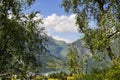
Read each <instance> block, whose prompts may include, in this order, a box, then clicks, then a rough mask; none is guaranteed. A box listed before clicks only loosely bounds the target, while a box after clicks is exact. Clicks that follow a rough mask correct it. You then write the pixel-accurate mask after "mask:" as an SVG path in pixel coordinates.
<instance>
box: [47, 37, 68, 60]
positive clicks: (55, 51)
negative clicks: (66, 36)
mask: <svg viewBox="0 0 120 80" xmlns="http://www.w3.org/2000/svg"><path fill="white" fill-rule="evenodd" d="M47 45H48V52H49V53H50V54H51V55H54V56H55V57H57V58H60V59H62V60H65V58H66V55H67V52H68V44H67V43H66V42H64V41H60V40H55V39H54V38H52V37H48V41H47Z"/></svg>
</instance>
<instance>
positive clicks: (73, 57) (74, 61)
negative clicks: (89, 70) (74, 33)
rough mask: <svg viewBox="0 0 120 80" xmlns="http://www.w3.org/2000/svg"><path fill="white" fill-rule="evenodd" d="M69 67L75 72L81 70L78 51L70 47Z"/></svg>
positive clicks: (68, 55)
mask: <svg viewBox="0 0 120 80" xmlns="http://www.w3.org/2000/svg"><path fill="white" fill-rule="evenodd" d="M67 68H68V70H70V72H71V73H73V74H74V73H79V71H80V64H79V58H78V52H77V50H76V49H69V52H68V54H67Z"/></svg>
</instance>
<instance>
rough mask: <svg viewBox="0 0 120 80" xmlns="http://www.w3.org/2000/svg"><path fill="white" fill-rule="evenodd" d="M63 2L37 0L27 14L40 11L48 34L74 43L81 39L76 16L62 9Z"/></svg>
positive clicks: (57, 0)
mask: <svg viewBox="0 0 120 80" xmlns="http://www.w3.org/2000/svg"><path fill="white" fill-rule="evenodd" d="M61 3H62V0H36V1H35V3H34V4H33V5H32V6H31V8H29V9H28V10H27V11H26V12H30V11H40V15H39V16H40V17H42V18H43V22H44V25H43V26H44V27H45V28H46V31H47V33H48V34H49V35H50V36H52V37H53V38H55V39H57V40H63V41H66V42H68V43H69V42H73V41H75V40H77V39H78V38H80V34H79V32H78V31H77V27H76V26H75V14H70V13H69V14H68V13H66V12H65V11H64V9H63V8H61V6H60V4H61Z"/></svg>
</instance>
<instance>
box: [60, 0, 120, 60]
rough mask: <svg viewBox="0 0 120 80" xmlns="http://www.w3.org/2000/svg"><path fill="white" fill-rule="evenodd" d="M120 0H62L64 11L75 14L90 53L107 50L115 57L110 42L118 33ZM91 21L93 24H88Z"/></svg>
mask: <svg viewBox="0 0 120 80" xmlns="http://www.w3.org/2000/svg"><path fill="white" fill-rule="evenodd" d="M119 2H120V0H63V3H62V6H64V8H65V11H67V12H69V11H72V12H73V13H75V14H76V24H77V25H78V27H79V31H80V32H81V33H83V34H84V40H85V42H86V44H87V45H88V46H89V49H90V50H91V52H92V53H94V51H96V50H99V51H105V50H106V51H107V54H108V55H109V57H110V59H111V60H114V58H115V57H116V56H115V54H114V53H113V51H112V49H111V42H112V41H113V39H115V38H119V37H118V35H120V27H119V26H120V18H119V16H120V3H119ZM91 21H93V22H94V25H92V26H90V23H91Z"/></svg>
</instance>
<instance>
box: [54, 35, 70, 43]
mask: <svg viewBox="0 0 120 80" xmlns="http://www.w3.org/2000/svg"><path fill="white" fill-rule="evenodd" d="M52 37H53V38H54V39H56V40H60V41H65V42H66V43H72V41H71V40H69V39H65V38H61V37H59V36H52Z"/></svg>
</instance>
